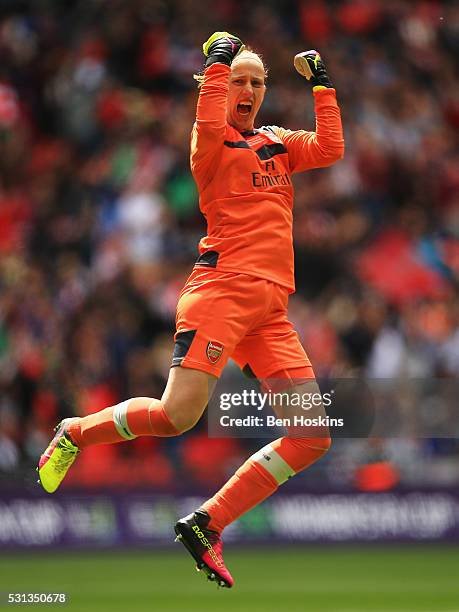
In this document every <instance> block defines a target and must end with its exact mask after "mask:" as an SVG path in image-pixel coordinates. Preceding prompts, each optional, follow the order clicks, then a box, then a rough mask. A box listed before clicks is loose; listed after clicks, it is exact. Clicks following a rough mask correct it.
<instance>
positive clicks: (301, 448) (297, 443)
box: [289, 437, 331, 472]
mask: <svg viewBox="0 0 459 612" xmlns="http://www.w3.org/2000/svg"><path fill="white" fill-rule="evenodd" d="M289 441H290V444H291V452H292V465H293V466H294V468H295V471H296V472H300V471H302V470H304V469H305V467H308V466H309V465H311V464H313V463H315V462H316V461H318V460H319V459H321V458H322V457H323V456H324V455H325V454H326V453H327V452H328V450H329V449H330V447H331V438H329V437H321V438H290V439H289Z"/></svg>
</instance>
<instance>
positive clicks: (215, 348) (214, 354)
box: [206, 341, 224, 363]
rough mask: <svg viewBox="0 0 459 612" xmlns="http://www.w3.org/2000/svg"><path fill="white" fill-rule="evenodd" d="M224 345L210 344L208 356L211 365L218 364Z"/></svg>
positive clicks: (218, 343)
mask: <svg viewBox="0 0 459 612" xmlns="http://www.w3.org/2000/svg"><path fill="white" fill-rule="evenodd" d="M223 348H224V347H223V344H221V343H220V342H212V341H211V342H208V344H207V349H206V355H207V359H208V360H209V361H210V363H217V361H218V360H219V359H220V357H221V356H222V353H223Z"/></svg>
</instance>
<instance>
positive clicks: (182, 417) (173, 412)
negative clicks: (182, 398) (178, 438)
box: [163, 398, 203, 435]
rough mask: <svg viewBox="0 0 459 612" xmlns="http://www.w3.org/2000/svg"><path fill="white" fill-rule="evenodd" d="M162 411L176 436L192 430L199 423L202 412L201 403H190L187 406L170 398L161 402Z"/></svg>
mask: <svg viewBox="0 0 459 612" xmlns="http://www.w3.org/2000/svg"><path fill="white" fill-rule="evenodd" d="M163 407H164V411H165V413H166V415H167V417H168V419H169V421H170V422H171V423H172V425H173V426H174V428H175V429H176V432H177V433H176V435H180V434H182V433H185V432H186V431H188V430H189V429H192V428H193V427H194V426H195V425H196V423H197V422H198V421H199V419H200V417H201V414H202V412H203V407H202V405H201V402H193V401H190V402H189V403H187V404H183V403H181V402H177V401H175V400H173V399H171V398H168V399H167V400H166V401H163Z"/></svg>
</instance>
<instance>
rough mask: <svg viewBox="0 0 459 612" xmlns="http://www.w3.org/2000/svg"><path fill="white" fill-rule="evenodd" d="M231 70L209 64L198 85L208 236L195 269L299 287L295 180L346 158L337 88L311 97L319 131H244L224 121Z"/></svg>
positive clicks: (197, 136) (197, 139)
mask: <svg viewBox="0 0 459 612" xmlns="http://www.w3.org/2000/svg"><path fill="white" fill-rule="evenodd" d="M230 71H231V69H230V68H229V67H228V66H225V65H224V64H218V63H216V64H212V65H211V66H209V68H207V69H206V71H205V74H204V82H203V84H202V86H201V88H200V92H199V99H198V106H197V113H196V122H195V124H194V126H193V131H192V134H191V171H192V173H193V176H194V179H195V181H196V184H197V186H198V190H199V194H200V199H199V205H200V209H201V211H202V213H203V214H204V216H205V218H206V220H207V236H205V237H204V238H202V239H201V241H200V243H199V253H200V254H199V257H198V260H197V262H196V264H195V265H196V266H199V267H209V268H216V269H218V270H220V271H226V272H239V273H244V274H249V275H251V276H256V277H260V278H264V279H267V280H270V281H272V282H274V283H278V284H279V285H283V286H284V287H287V288H288V290H289V291H290V292H293V291H294V290H295V281H294V266H293V238H292V209H293V186H292V181H291V175H292V174H293V173H294V172H302V171H303V170H309V169H311V168H321V167H324V166H329V165H330V164H332V163H333V162H335V161H337V160H338V159H340V158H341V157H342V156H343V151H344V141H343V134H342V127H341V118H340V112H339V108H338V104H337V102H336V94H335V90H334V89H323V90H319V91H317V92H315V93H314V98H315V111H316V131H315V132H306V131H303V130H300V131H291V130H285V129H283V128H281V127H277V126H270V127H262V128H259V129H256V130H253V131H251V132H244V133H240V132H238V131H237V130H236V129H235V128H233V127H231V126H230V125H229V124H228V123H227V121H226V103H227V93H228V80H229V74H230Z"/></svg>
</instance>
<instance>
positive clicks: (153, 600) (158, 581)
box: [0, 546, 459, 612]
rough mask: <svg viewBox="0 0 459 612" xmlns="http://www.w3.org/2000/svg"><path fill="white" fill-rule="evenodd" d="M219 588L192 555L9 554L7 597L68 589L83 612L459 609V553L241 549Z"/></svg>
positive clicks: (3, 586)
mask: <svg viewBox="0 0 459 612" xmlns="http://www.w3.org/2000/svg"><path fill="white" fill-rule="evenodd" d="M225 559H226V560H227V564H228V566H229V567H230V569H231V570H232V572H233V575H234V577H235V579H236V584H235V587H234V588H233V589H232V590H228V589H219V590H217V588H216V586H215V585H214V584H210V583H208V582H207V581H206V580H205V579H204V576H203V575H202V574H198V573H197V572H195V570H194V568H193V561H192V559H191V557H189V555H188V554H187V553H186V552H185V551H184V550H183V551H182V550H181V549H177V550H176V551H165V552H162V551H158V550H152V551H148V552H147V551H140V552H123V551H111V552H86V553H85V552H76V553H75V552H73V553H70V552H69V553H43V554H39V553H37V552H34V553H33V554H29V555H24V554H10V555H6V554H2V555H1V556H0V592H1V593H2V602H1V604H0V608H3V609H5V610H6V609H9V608H13V606H11V605H5V599H6V596H5V593H7V592H13V591H14V592H18V591H22V592H24V591H25V592H35V593H37V592H41V593H43V592H53V593H59V592H65V593H67V594H68V595H69V598H70V601H69V603H67V604H65V605H62V604H61V605H59V604H53V605H47V604H35V605H21V606H14V607H15V609H17V608H18V607H19V608H22V609H23V608H29V609H30V608H35V609H37V607H38V609H44V608H46V609H54V610H56V612H57V610H59V609H62V610H63V611H64V610H65V611H69V612H70V610H72V611H73V610H75V611H76V610H78V611H81V612H93V611H94V612H95V611H97V612H118V611H121V610H123V611H127V612H144V611H145V612H147V611H148V612H169V611H171V612H172V611H174V612H175V611H177V612H195V611H196V612H198V611H199V612H208V611H212V612H226V611H231V612H236V611H237V612H284V611H285V612H300V611H301V612H361V611H362V612H376V611H377V612H383V611H384V612H386V611H387V612H389V611H390V612H418V611H423V612H440V611H442V612H446V611H448V612H459V550H458V549H457V548H453V547H449V548H445V547H438V546H430V547H427V546H422V547H421V546H412V547H387V548H382V547H379V546H378V547H361V548H343V547H338V548H337V547H323V548H317V547H310V546H308V547H295V548H293V547H292V548H272V549H271V548H263V549H256V550H253V549H241V548H239V549H235V548H229V549H228V550H227V551H226V554H225Z"/></svg>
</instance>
